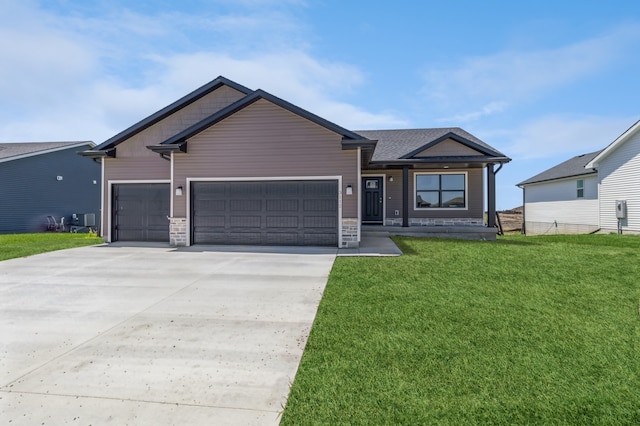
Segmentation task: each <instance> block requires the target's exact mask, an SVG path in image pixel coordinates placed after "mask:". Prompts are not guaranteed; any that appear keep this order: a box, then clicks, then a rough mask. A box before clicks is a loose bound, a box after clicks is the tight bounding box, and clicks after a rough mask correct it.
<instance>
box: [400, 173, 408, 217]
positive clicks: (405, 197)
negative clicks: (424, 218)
mask: <svg viewBox="0 0 640 426" xmlns="http://www.w3.org/2000/svg"><path fill="white" fill-rule="evenodd" d="M402 226H403V227H404V228H406V227H408V226H409V166H404V167H403V168H402Z"/></svg>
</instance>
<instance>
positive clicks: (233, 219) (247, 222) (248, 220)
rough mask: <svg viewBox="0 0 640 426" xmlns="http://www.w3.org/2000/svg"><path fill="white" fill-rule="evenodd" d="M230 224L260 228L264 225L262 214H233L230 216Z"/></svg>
mask: <svg viewBox="0 0 640 426" xmlns="http://www.w3.org/2000/svg"><path fill="white" fill-rule="evenodd" d="M229 226H231V227H241V228H257V229H260V227H261V226H262V216H238V215H233V216H230V217H229Z"/></svg>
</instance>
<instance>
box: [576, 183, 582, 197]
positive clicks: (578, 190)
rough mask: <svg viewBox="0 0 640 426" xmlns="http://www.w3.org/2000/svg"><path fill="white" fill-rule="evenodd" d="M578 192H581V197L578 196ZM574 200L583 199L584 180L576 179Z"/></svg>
mask: <svg viewBox="0 0 640 426" xmlns="http://www.w3.org/2000/svg"><path fill="white" fill-rule="evenodd" d="M580 182H582V185H580ZM580 190H582V195H579V194H580ZM576 198H577V199H581V198H584V179H577V180H576Z"/></svg>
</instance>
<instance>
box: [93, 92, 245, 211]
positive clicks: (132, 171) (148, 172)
mask: <svg viewBox="0 0 640 426" xmlns="http://www.w3.org/2000/svg"><path fill="white" fill-rule="evenodd" d="M243 96H245V94H244V93H242V92H239V91H237V90H235V89H233V88H231V87H228V86H220V87H219V88H218V89H216V90H214V91H213V92H211V93H209V94H207V95H206V96H203V97H202V98H200V99H198V100H196V101H195V102H193V103H191V104H189V105H187V106H185V107H184V108H182V109H180V110H178V111H176V112H175V113H173V114H171V115H170V116H168V117H166V118H165V119H163V120H162V121H159V122H158V123H155V124H154V125H152V126H150V127H148V128H146V129H145V130H143V131H141V132H140V133H137V134H135V135H133V136H132V137H130V138H129V139H127V140H125V141H123V142H121V143H120V144H118V145H117V147H116V158H104V159H103V161H104V182H103V185H105V187H104V199H103V200H102V203H103V204H102V205H103V206H104V208H103V209H102V213H103V220H104V223H108V221H107V215H108V214H111V212H109V211H107V210H108V208H107V206H108V205H109V200H108V197H109V189H108V182H109V181H114V180H118V181H123V180H126V181H131V180H140V181H150V180H169V179H170V178H171V163H170V162H169V161H167V160H165V159H163V158H161V157H160V155H159V154H157V153H155V152H153V151H151V150H149V149H148V148H147V146H149V145H158V144H160V143H161V142H164V141H165V140H167V139H169V138H171V137H172V136H174V135H176V134H177V133H180V132H181V131H183V130H185V129H187V128H188V127H191V126H192V125H194V124H196V123H197V122H199V121H201V120H203V119H205V118H207V117H209V116H210V115H212V114H214V113H216V112H217V111H219V110H221V109H222V108H224V107H226V106H228V105H230V104H232V103H233V102H235V101H237V100H239V99H241V98H242V97H243Z"/></svg>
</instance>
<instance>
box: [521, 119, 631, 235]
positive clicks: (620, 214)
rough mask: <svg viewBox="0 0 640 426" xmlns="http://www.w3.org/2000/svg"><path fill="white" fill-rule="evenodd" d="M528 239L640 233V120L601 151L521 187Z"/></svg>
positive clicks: (582, 157) (567, 163)
mask: <svg viewBox="0 0 640 426" xmlns="http://www.w3.org/2000/svg"><path fill="white" fill-rule="evenodd" d="M518 186H519V187H520V188H522V190H523V198H524V222H525V223H524V228H525V233H526V234H527V235H539V234H556V233H557V234H585V233H592V232H622V233H639V232H640V121H638V122H636V123H635V124H634V125H633V126H631V128H629V129H628V130H627V131H626V132H624V133H623V134H622V135H620V136H619V137H618V138H617V139H616V140H614V141H613V142H612V143H611V144H610V145H609V146H607V147H606V148H605V149H603V150H601V151H596V152H592V153H589V154H583V155H579V156H576V157H573V158H571V159H570V160H567V161H565V162H563V163H561V164H558V165H556V166H554V167H552V168H550V169H548V170H545V171H544V172H542V173H539V174H537V175H536V176H533V177H531V178H529V179H527V180H525V181H523V182H520V183H519V184H518Z"/></svg>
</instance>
